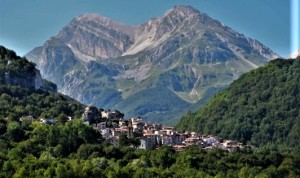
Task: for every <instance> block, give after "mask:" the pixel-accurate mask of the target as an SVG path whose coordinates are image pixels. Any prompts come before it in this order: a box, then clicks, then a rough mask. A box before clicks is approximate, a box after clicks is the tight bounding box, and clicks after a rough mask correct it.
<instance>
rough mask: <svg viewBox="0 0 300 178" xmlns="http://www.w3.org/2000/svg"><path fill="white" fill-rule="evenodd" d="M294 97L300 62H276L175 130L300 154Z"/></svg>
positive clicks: (298, 103)
mask: <svg viewBox="0 0 300 178" xmlns="http://www.w3.org/2000/svg"><path fill="white" fill-rule="evenodd" d="M299 92H300V57H298V58H296V59H289V60H283V59H277V60H274V61H271V62H269V63H268V64H266V65H265V66H264V67H261V68H258V69H255V70H252V71H251V72H248V73H246V74H244V75H242V76H241V78H239V79H238V80H236V81H235V82H234V83H232V84H231V85H230V87H229V88H227V89H225V90H224V91H222V92H220V93H218V94H217V95H216V96H215V97H214V98H213V99H212V100H211V101H210V102H209V103H208V104H207V105H206V106H205V107H203V108H201V109H200V110H198V111H197V112H195V113H189V114H187V115H186V116H184V117H183V118H182V119H181V121H180V122H179V124H178V125H177V128H178V129H187V130H194V131H197V132H200V133H201V134H214V135H219V136H221V137H224V138H230V139H235V140H239V141H242V142H244V143H249V144H252V145H255V146H258V147H264V148H267V149H271V150H277V149H278V150H280V151H285V152H287V153H293V154H299V153H300V94H299Z"/></svg>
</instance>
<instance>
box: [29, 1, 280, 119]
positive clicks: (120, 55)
mask: <svg viewBox="0 0 300 178" xmlns="http://www.w3.org/2000/svg"><path fill="white" fill-rule="evenodd" d="M26 56H27V58H28V59H30V60H32V61H33V62H35V63H36V64H37V66H38V68H39V69H40V70H41V74H42V76H43V77H45V78H46V79H49V80H51V81H53V82H55V83H57V85H58V88H59V90H60V91H62V92H63V93H64V94H68V95H70V96H72V97H74V98H76V99H78V100H80V101H82V102H84V103H86V104H93V105H96V106H98V107H102V108H105V107H107V108H115V109H119V110H121V111H122V112H125V116H128V117H130V116H137V115H140V116H142V117H144V118H145V119H149V120H152V121H159V122H169V123H170V122H172V119H173V120H176V119H177V118H179V117H180V116H181V115H182V114H183V113H184V111H186V110H189V108H191V107H194V106H195V105H196V106H200V105H201V104H203V103H204V101H205V100H207V99H208V98H209V97H210V96H212V95H213V94H214V93H215V92H217V91H218V90H220V89H222V88H224V87H226V86H228V85H229V84H230V83H231V82H232V81H233V80H235V79H237V78H238V77H239V76H240V75H241V74H243V73H245V72H247V71H249V70H251V69H254V68H257V67H258V66H261V65H263V64H264V63H266V62H268V61H270V60H272V59H274V58H276V57H278V55H277V54H275V53H274V52H273V51H271V50H270V49H269V48H267V47H266V46H264V45H263V44H261V43H260V42H258V41H257V40H253V39H250V38H247V37H245V36H244V35H243V34H240V33H238V32H236V31H234V30H233V29H231V28H229V27H227V26H225V25H223V24H221V23H220V22H219V21H217V20H214V19H212V18H210V17H209V16H208V15H206V14H203V13H201V12H199V11H198V10H196V9H194V8H192V7H190V6H176V7H174V8H173V9H171V10H169V11H167V12H166V13H165V14H164V15H163V16H161V17H158V18H154V19H151V20H149V21H148V22H147V23H144V24H141V25H137V26H129V25H124V24H120V23H118V22H115V21H113V20H111V19H108V18H106V17H102V16H100V15H97V14H85V15H82V16H79V17H76V18H75V19H73V20H72V21H71V22H70V23H69V24H68V25H67V26H66V27H64V28H63V29H62V30H61V31H60V32H59V34H58V35H57V36H55V37H52V38H51V39H50V40H48V41H47V42H46V43H45V44H44V45H43V46H41V47H37V48H35V49H33V50H32V51H30V52H29V53H28V54H27V55H26Z"/></svg>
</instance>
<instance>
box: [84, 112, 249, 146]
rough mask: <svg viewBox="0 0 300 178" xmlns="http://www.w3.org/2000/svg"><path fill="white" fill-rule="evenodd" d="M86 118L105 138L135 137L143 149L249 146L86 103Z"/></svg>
mask: <svg viewBox="0 0 300 178" xmlns="http://www.w3.org/2000/svg"><path fill="white" fill-rule="evenodd" d="M82 119H83V120H84V122H85V123H86V124H88V125H92V126H93V128H94V129H96V130H98V131H99V132H100V133H101V135H102V138H103V139H105V140H106V141H108V142H109V143H111V144H113V145H116V146H117V145H118V144H119V139H120V138H121V137H122V136H123V138H124V137H125V138H135V139H137V140H138V142H137V143H138V144H137V145H136V147H137V148H139V149H150V148H157V147H160V146H162V145H166V146H171V147H173V148H174V150H176V151H182V150H183V149H185V148H186V147H189V146H192V145H195V146H199V147H201V148H203V149H205V150H210V149H212V148H213V147H216V148H220V149H223V150H226V151H236V150H239V149H243V148H244V147H245V146H244V145H243V144H242V143H238V142H236V141H232V140H223V139H222V138H219V137H215V136H211V135H199V134H198V133H196V132H190V131H177V130H175V128H174V127H169V126H162V125H161V124H157V123H151V122H145V121H143V120H142V119H141V118H131V119H129V120H125V119H124V114H122V113H121V112H119V111H117V110H113V111H111V110H103V109H99V110H98V109H97V108H96V107H93V106H91V107H86V109H85V112H84V113H83V115H82Z"/></svg>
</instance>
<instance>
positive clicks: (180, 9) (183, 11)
mask: <svg viewBox="0 0 300 178" xmlns="http://www.w3.org/2000/svg"><path fill="white" fill-rule="evenodd" d="M171 14H177V15H178V16H185V17H187V16H192V15H198V14H202V13H201V12H200V11H198V10H197V9H195V8H193V7H191V6H185V5H181V6H174V7H173V8H172V9H170V10H169V11H167V12H166V13H165V15H164V16H168V15H171Z"/></svg>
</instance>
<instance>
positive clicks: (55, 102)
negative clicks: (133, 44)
mask: <svg viewBox="0 0 300 178" xmlns="http://www.w3.org/2000/svg"><path fill="white" fill-rule="evenodd" d="M20 61H24V62H25V63H27V61H26V59H22V60H20ZM5 65H7V63H6V64H5ZM30 65H31V64H30ZM5 70H6V67H5ZM26 73H27V70H25V71H23V73H20V75H26ZM49 85H50V86H51V85H53V84H51V83H47V86H49ZM82 112H83V105H81V104H80V103H78V102H77V101H75V100H73V99H71V98H68V97H66V96H63V95H61V94H58V93H56V92H52V91H46V90H42V89H38V90H36V89H33V88H23V87H22V86H11V85H0V177H15V178H18V177H20V178H24V177H38V178H40V177H58V178H68V177H70V178H76V177H78V178H79V177H80V178H81V177H208V178H211V177H228V178H237V177H254V176H256V175H257V176H258V177H280V178H282V177H292V178H294V177H299V175H300V170H299V166H300V159H299V158H297V157H293V156H290V155H287V154H282V153H279V152H274V151H269V150H259V151H256V152H254V151H253V150H251V149H244V150H238V151H237V152H229V153H228V152H225V151H222V150H218V149H212V150H211V151H208V152H207V151H204V150H202V149H201V148H199V147H195V146H194V147H189V148H187V149H186V150H184V151H182V152H179V153H176V152H175V150H173V149H172V148H171V147H167V146H162V147H160V148H159V149H154V150H139V149H136V148H135V146H134V145H130V144H129V143H130V142H129V141H128V140H127V139H128V138H127V137H126V135H123V136H125V137H122V138H120V140H119V146H114V145H111V144H109V143H107V142H106V141H105V140H103V139H101V135H100V133H99V132H98V131H96V130H94V129H93V128H92V127H91V126H88V125H86V124H84V123H83V121H82V120H80V119H76V118H78V117H80V116H81V114H82ZM27 115H31V116H33V117H34V118H39V117H53V118H56V119H57V122H56V123H55V124H45V123H41V122H39V121H36V120H33V121H32V120H23V121H21V120H19V118H20V117H22V116H27ZM66 116H72V117H75V119H73V120H71V121H70V122H63V121H64V120H63V119H64V118H65V117H66ZM120 137H121V136H120ZM121 140H122V142H121ZM121 143H122V144H121Z"/></svg>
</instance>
